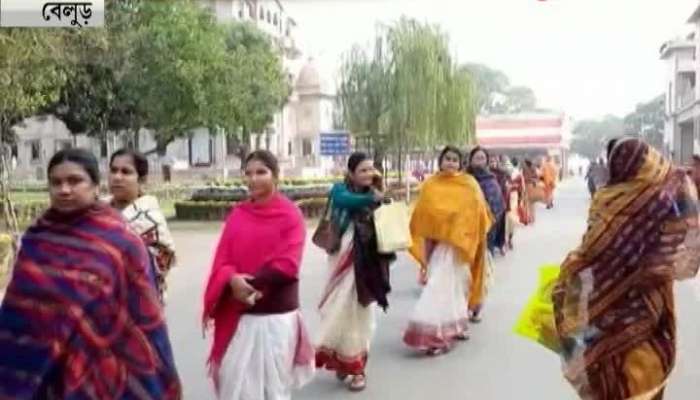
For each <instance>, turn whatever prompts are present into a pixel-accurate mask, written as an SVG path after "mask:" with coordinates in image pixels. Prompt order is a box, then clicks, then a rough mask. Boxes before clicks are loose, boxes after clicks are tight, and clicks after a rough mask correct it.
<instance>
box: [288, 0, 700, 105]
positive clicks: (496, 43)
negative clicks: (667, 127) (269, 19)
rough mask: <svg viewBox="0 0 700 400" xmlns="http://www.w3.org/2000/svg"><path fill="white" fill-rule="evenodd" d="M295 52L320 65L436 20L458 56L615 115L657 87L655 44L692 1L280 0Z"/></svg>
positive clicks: (681, 22)
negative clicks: (400, 27)
mask: <svg viewBox="0 0 700 400" xmlns="http://www.w3.org/2000/svg"><path fill="white" fill-rule="evenodd" d="M284 4H285V6H286V7H287V9H288V11H289V12H290V13H291V15H292V17H293V18H295V19H296V20H297V22H298V24H299V26H298V32H297V33H298V34H297V37H298V39H299V43H300V45H301V47H302V49H303V50H304V51H305V53H307V55H310V56H314V58H315V59H316V60H317V61H318V62H319V63H320V64H321V67H322V68H323V69H325V70H327V71H329V73H330V71H332V70H333V69H334V68H335V67H336V64H337V60H339V58H340V55H341V54H343V53H344V52H345V51H347V50H348V49H349V48H350V47H351V46H352V45H353V44H354V43H366V42H368V40H369V39H370V38H371V37H372V36H373V33H374V27H375V25H376V23H377V22H391V21H395V20H397V19H398V18H399V17H400V16H401V15H407V16H410V17H414V18H417V19H419V20H422V21H428V22H431V23H437V24H439V25H441V26H442V28H443V29H444V30H445V31H446V32H447V33H448V34H449V36H450V44H451V48H452V49H453V52H454V53H455V55H456V56H457V58H458V60H459V61H460V62H480V63H484V64H487V65H489V66H491V67H494V68H497V69H500V70H502V71H503V72H505V73H506V74H507V75H508V77H509V78H510V80H511V82H512V83H513V84H517V85H527V86H530V87H531V88H532V89H533V90H534V91H535V94H536V96H537V98H538V102H539V105H540V106H543V107H550V108H555V109H561V110H564V111H566V112H568V113H570V114H571V115H573V116H574V117H576V118H585V117H597V116H602V115H604V114H609V113H610V114H618V115H624V114H626V113H627V112H629V111H631V110H633V109H634V106H635V105H636V104H637V103H639V102H641V101H646V100H650V99H651V98H653V97H654V96H655V95H657V94H661V93H663V92H664V82H665V79H666V77H665V71H666V69H665V66H664V63H663V62H662V61H661V60H660V59H659V47H660V46H661V44H662V43H663V42H664V41H666V40H668V39H670V38H673V37H674V36H678V35H681V34H684V33H688V32H690V31H691V27H690V26H689V25H686V24H685V22H686V20H687V19H688V17H689V16H690V15H691V14H692V12H693V10H694V9H695V7H696V5H697V4H698V0H545V1H538V0H451V1H448V0H287V1H285V2H284Z"/></svg>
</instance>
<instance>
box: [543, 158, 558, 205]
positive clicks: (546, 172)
mask: <svg viewBox="0 0 700 400" xmlns="http://www.w3.org/2000/svg"><path fill="white" fill-rule="evenodd" d="M558 175H559V173H558V172H557V167H556V166H555V165H554V161H553V160H552V157H551V156H549V155H548V156H547V157H545V159H544V163H543V164H542V182H543V183H544V201H545V204H546V205H547V209H548V210H549V209H552V208H554V189H556V187H557V180H558Z"/></svg>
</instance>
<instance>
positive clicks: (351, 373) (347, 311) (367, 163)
mask: <svg viewBox="0 0 700 400" xmlns="http://www.w3.org/2000/svg"><path fill="white" fill-rule="evenodd" d="M376 177H377V173H376V171H375V169H374V165H373V162H372V160H371V159H370V158H369V157H368V156H367V155H366V154H364V153H354V154H352V155H351V156H350V158H349V159H348V174H347V177H346V179H345V182H343V183H337V184H335V185H334V186H333V188H332V189H331V192H330V195H329V201H330V208H331V220H332V223H333V224H334V225H335V227H336V228H337V230H338V232H339V234H340V237H341V240H340V249H339V250H338V251H335V252H333V254H330V255H329V257H328V263H329V266H330V270H331V274H330V278H329V280H328V283H327V285H326V289H325V291H324V294H323V297H322V299H321V303H320V306H319V311H320V314H321V328H320V339H319V342H318V345H317V352H316V366H317V367H320V368H322V367H325V368H326V369H328V370H331V371H335V372H336V375H337V377H338V379H340V380H341V381H345V380H346V378H348V377H350V378H351V379H350V383H349V389H350V390H353V391H360V390H363V389H364V388H365V386H366V375H365V367H366V364H367V357H368V355H369V346H370V341H371V338H372V333H373V330H374V307H373V304H374V303H377V304H378V305H379V306H380V307H381V308H383V309H384V310H386V308H387V307H388V305H389V303H388V300H387V294H388V293H389V291H390V290H391V285H390V283H389V264H390V263H391V261H393V260H394V258H395V256H394V255H393V254H391V255H387V254H379V253H378V252H377V241H376V232H375V230H374V220H373V218H372V211H373V210H374V209H375V208H376V207H377V206H378V205H379V202H380V201H381V200H382V199H383V198H384V194H383V193H382V191H381V188H380V187H379V186H378V183H379V182H378V181H377V180H376ZM379 181H380V180H379Z"/></svg>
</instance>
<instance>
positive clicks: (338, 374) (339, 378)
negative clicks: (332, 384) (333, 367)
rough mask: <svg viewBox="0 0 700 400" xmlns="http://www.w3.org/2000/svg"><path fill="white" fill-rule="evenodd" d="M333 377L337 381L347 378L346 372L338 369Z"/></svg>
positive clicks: (343, 380)
mask: <svg viewBox="0 0 700 400" xmlns="http://www.w3.org/2000/svg"><path fill="white" fill-rule="evenodd" d="M335 377H336V379H338V380H339V381H341V382H345V380H346V379H348V374H346V373H343V372H340V371H338V372H336V373H335Z"/></svg>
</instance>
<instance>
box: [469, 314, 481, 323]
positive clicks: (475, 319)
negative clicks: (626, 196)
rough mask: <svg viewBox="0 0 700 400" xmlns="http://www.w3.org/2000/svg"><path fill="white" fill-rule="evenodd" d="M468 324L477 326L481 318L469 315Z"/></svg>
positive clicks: (477, 315) (476, 315)
mask: <svg viewBox="0 0 700 400" xmlns="http://www.w3.org/2000/svg"><path fill="white" fill-rule="evenodd" d="M469 322H471V323H474V324H478V323H479V322H481V317H480V316H479V314H477V313H471V315H470V316H469Z"/></svg>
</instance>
